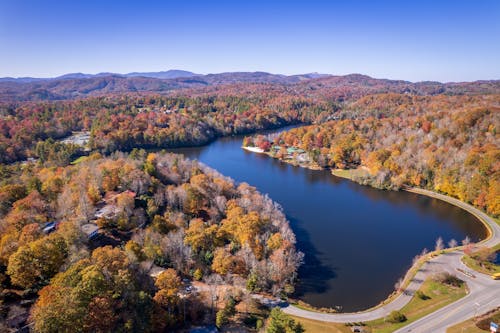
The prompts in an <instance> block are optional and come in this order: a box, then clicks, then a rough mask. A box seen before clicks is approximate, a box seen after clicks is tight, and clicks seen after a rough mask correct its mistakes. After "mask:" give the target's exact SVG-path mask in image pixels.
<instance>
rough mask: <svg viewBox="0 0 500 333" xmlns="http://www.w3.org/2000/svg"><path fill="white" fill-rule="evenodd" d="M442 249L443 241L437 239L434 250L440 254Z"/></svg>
mask: <svg viewBox="0 0 500 333" xmlns="http://www.w3.org/2000/svg"><path fill="white" fill-rule="evenodd" d="M443 249H444V242H443V239H442V238H441V237H438V239H436V247H435V250H436V251H437V252H440V251H442V250H443Z"/></svg>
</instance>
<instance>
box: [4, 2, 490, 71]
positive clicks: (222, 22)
mask: <svg viewBox="0 0 500 333" xmlns="http://www.w3.org/2000/svg"><path fill="white" fill-rule="evenodd" d="M173 68H175V69H185V70H190V71H193V72H197V73H217V72H229V71H257V70H259V71H267V72H272V73H283V74H296V73H306V72H321V73H331V74H347V73H363V74H368V75H371V76H374V77H378V78H393V79H407V80H411V81H420V80H439V81H470V80H477V79H500V0H468V1H466V0H463V1H462V0H449V1H446V0H432V1H427V0H418V1H416V0H415V1H410V0H400V1H377V0H367V1H361V0H351V1H347V0H345V1H335V0H330V1H327V0H325V1H319V0H304V1H294V0H277V1H272V0H268V1H263V0H246V1H238V0H233V1H210V0H203V1H193V0H182V1H181V0H179V1H169V0H163V1H147V0H143V1H126V0H121V1H118V0H117V1H109V0H99V1H97V0H67V1H61V0H59V1H53V0H44V1H42V0H0V77H2V76H15V77H18V76H35V77H47V76H57V75H61V74H65V73H70V72H84V73H98V72H118V73H127V72H132V71H160V70H167V69H173Z"/></svg>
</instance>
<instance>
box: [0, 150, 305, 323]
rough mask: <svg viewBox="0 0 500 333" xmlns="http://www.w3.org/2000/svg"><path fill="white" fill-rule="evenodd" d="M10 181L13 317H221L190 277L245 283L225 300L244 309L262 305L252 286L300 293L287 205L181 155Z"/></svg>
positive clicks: (2, 279)
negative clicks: (246, 305) (284, 210)
mask: <svg viewBox="0 0 500 333" xmlns="http://www.w3.org/2000/svg"><path fill="white" fill-rule="evenodd" d="M0 185H1V187H0V205H1V212H0V213H1V219H0V234H1V238H0V283H1V287H2V291H3V292H2V302H1V303H0V306H1V309H2V313H3V316H5V317H7V318H10V319H11V321H12V322H11V324H16V320H17V321H18V322H19V323H29V324H30V325H32V326H31V327H32V328H33V329H34V330H35V331H37V332H125V331H141V332H145V331H151V332H158V331H165V330H169V329H173V328H178V327H180V326H182V325H183V324H184V323H186V322H189V323H191V324H195V323H203V322H205V321H206V320H207V316H208V320H209V322H211V320H213V318H212V317H211V311H210V307H209V305H207V303H206V302H205V301H203V300H202V299H201V296H200V295H199V294H196V293H192V292H189V291H190V290H191V289H189V288H186V289H185V284H186V283H187V284H189V283H190V282H191V281H199V283H200V284H201V285H202V286H203V285H204V286H206V288H208V290H211V288H216V287H217V286H218V285H222V286H234V287H235V289H236V290H237V292H234V293H230V292H229V291H227V292H226V293H225V297H227V299H223V300H221V301H222V302H229V303H232V306H233V307H234V306H235V303H239V302H252V298H251V297H250V298H249V297H247V298H246V299H245V300H242V295H245V293H246V294H247V295H248V294H249V293H252V292H257V291H258V292H264V293H267V294H270V295H271V294H272V295H286V294H288V293H291V292H293V284H294V281H295V279H296V272H297V268H298V266H299V265H300V263H301V262H302V254H301V253H300V252H298V251H297V250H296V249H295V236H294V234H293V232H292V230H291V229H290V226H289V224H288V221H287V220H286V218H285V216H284V214H283V213H282V211H281V209H280V208H279V206H278V205H277V204H275V203H274V202H272V201H271V200H270V199H269V198H267V197H265V196H263V195H261V194H260V193H258V192H257V190H256V189H255V188H253V187H251V186H249V185H248V184H245V183H242V184H239V185H237V184H235V183H234V182H233V181H232V180H231V179H228V178H226V177H224V176H222V175H220V174H218V173H217V172H216V171H214V170H211V169H209V168H208V167H206V166H203V165H201V164H199V163H198V162H196V161H191V160H187V159H185V158H183V157H182V156H181V155H174V154H164V153H147V152H145V151H144V150H133V151H132V152H131V153H130V155H127V154H123V153H113V154H112V155H110V156H109V157H103V156H101V155H100V154H99V153H93V154H91V155H90V156H88V157H86V158H85V159H83V161H80V163H78V164H76V165H70V166H64V167H63V166H45V165H43V164H41V163H38V164H32V165H30V166H28V167H21V166H20V165H10V166H6V165H4V166H3V167H2V181H1V184H0ZM92 229H93V230H97V233H89V232H88V230H92ZM155 272H156V273H155ZM186 304H187V305H186ZM229 307H231V305H230V306H229ZM212 310H213V309H212ZM233 312H234V310H232V311H229V310H228V311H227V312H224V313H223V314H224V315H225V316H226V317H230V316H231V315H232V313H233ZM218 316H222V315H218ZM226 320H228V319H226ZM4 323H5V322H4ZM4 325H7V324H4ZM7 329H8V328H7V327H6V326H4V327H2V328H1V330H7Z"/></svg>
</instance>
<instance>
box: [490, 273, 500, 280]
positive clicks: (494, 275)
mask: <svg viewBox="0 0 500 333" xmlns="http://www.w3.org/2000/svg"><path fill="white" fill-rule="evenodd" d="M491 278H492V279H493V280H500V273H495V274H492V275H491Z"/></svg>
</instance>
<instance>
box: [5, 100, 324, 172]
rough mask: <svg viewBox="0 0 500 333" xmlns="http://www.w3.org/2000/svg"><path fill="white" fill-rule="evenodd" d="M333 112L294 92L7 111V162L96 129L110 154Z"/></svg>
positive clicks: (99, 145)
mask: <svg viewBox="0 0 500 333" xmlns="http://www.w3.org/2000/svg"><path fill="white" fill-rule="evenodd" d="M329 109H330V106H329V104H328V103H318V102H313V101H312V100H310V99H305V98H300V97H295V96H292V95H289V94H286V93H270V94H268V95H262V96H242V95H232V94H227V93H226V92H225V91H222V92H219V93H218V94H215V95H205V96H198V97H186V96H176V97H162V96H127V95H125V96H110V97H99V98H88V99H84V100H77V101H64V102H50V103H49V102H41V103H24V104H20V105H3V106H0V163H10V162H15V161H18V160H23V159H26V158H27V157H39V155H38V153H37V151H36V150H35V147H36V143H37V142H39V141H45V140H47V139H49V138H52V139H59V138H62V137H65V136H68V135H70V134H71V132H72V131H82V130H84V131H90V132H91V147H92V148H93V149H99V150H101V151H102V152H105V153H109V152H113V151H115V150H117V149H118V150H131V149H132V148H136V147H139V148H140V147H143V148H167V147H179V146H191V145H200V144H204V143H208V142H209V141H211V140H213V139H214V138H216V137H219V136H224V135H232V134H240V133H250V132H254V131H256V130H262V129H271V128H276V127H281V126H285V125H289V124H294V123H299V122H310V121H312V120H314V119H315V117H316V116H317V115H319V114H321V113H325V112H326V111H328V110H329Z"/></svg>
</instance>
